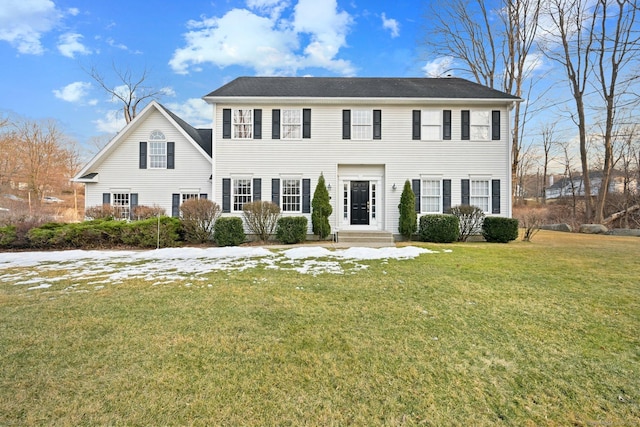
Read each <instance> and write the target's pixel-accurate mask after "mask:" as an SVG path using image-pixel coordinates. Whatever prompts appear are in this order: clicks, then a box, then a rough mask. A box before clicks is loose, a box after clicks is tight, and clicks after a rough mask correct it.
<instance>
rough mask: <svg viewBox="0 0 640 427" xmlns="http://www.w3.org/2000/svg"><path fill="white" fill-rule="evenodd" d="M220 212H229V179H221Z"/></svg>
mask: <svg viewBox="0 0 640 427" xmlns="http://www.w3.org/2000/svg"><path fill="white" fill-rule="evenodd" d="M222 212H231V179H230V178H222Z"/></svg>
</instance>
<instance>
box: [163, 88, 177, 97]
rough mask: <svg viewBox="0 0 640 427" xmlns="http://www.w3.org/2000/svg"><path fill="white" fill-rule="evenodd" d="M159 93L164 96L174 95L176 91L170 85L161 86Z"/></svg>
mask: <svg viewBox="0 0 640 427" xmlns="http://www.w3.org/2000/svg"><path fill="white" fill-rule="evenodd" d="M160 93H161V94H162V95H164V96H172V97H173V96H176V91H175V90H174V89H173V88H172V87H171V86H166V87H163V88H161V89H160Z"/></svg>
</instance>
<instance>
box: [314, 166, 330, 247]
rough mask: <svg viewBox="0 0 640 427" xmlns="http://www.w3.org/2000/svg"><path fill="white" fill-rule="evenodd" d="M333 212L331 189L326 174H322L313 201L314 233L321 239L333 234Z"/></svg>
mask: <svg viewBox="0 0 640 427" xmlns="http://www.w3.org/2000/svg"><path fill="white" fill-rule="evenodd" d="M332 212H333V208H332V207H331V200H330V199H329V191H327V186H326V184H325V181H324V176H323V175H322V174H321V175H320V178H318V185H316V189H315V191H314V193H313V200H312V201H311V228H312V231H313V234H315V235H317V236H318V239H320V240H324V239H326V238H327V236H328V235H329V234H331V225H330V224H329V217H330V216H331V213H332Z"/></svg>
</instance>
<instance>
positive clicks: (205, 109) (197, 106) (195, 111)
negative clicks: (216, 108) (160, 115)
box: [165, 98, 213, 127]
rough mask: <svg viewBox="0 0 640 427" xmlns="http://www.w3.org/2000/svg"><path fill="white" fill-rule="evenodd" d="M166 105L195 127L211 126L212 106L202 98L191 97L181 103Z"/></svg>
mask: <svg viewBox="0 0 640 427" xmlns="http://www.w3.org/2000/svg"><path fill="white" fill-rule="evenodd" d="M165 105H166V106H167V108H168V109H169V110H171V111H172V112H174V113H175V114H177V115H178V117H180V118H181V119H182V120H184V121H185V122H187V123H189V124H190V125H191V126H193V127H211V121H212V120H213V116H212V111H211V106H210V105H209V104H207V103H206V102H205V101H203V100H202V99H200V98H190V99H187V101H185V102H183V103H181V104H178V103H175V102H172V103H168V104H165Z"/></svg>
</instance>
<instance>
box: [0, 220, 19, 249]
mask: <svg viewBox="0 0 640 427" xmlns="http://www.w3.org/2000/svg"><path fill="white" fill-rule="evenodd" d="M17 240H18V233H17V227H16V226H15V225H7V226H5V227H0V248H11V247H13V245H14V244H15V243H16V241H17Z"/></svg>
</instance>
